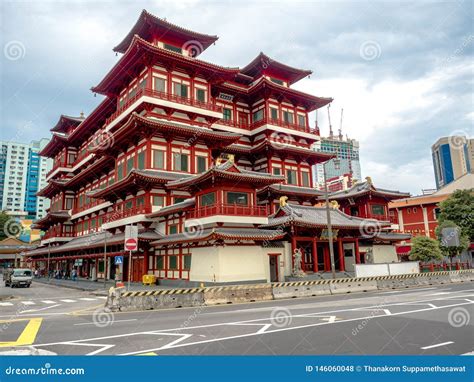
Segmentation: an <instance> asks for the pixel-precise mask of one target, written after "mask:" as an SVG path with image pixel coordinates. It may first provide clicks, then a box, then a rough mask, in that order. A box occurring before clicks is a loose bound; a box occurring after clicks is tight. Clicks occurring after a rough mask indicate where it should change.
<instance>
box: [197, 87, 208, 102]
mask: <svg viewBox="0 0 474 382" xmlns="http://www.w3.org/2000/svg"><path fill="white" fill-rule="evenodd" d="M196 99H197V100H198V101H200V102H206V91H205V90H204V89H196Z"/></svg>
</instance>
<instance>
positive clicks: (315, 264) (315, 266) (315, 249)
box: [313, 237, 318, 273]
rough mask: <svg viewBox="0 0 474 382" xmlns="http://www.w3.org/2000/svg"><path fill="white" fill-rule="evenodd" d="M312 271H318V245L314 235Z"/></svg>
mask: <svg viewBox="0 0 474 382" xmlns="http://www.w3.org/2000/svg"><path fill="white" fill-rule="evenodd" d="M313 272H315V273H316V272H318V246H317V241H316V238H315V237H313Z"/></svg>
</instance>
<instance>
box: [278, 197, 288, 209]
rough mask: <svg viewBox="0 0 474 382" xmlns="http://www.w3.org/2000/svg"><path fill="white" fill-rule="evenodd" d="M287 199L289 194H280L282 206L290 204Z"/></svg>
mask: <svg viewBox="0 0 474 382" xmlns="http://www.w3.org/2000/svg"><path fill="white" fill-rule="evenodd" d="M287 200H288V196H285V195H283V196H280V207H285V206H287V205H288V203H287Z"/></svg>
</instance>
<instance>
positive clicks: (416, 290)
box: [378, 288, 438, 294]
mask: <svg viewBox="0 0 474 382" xmlns="http://www.w3.org/2000/svg"><path fill="white" fill-rule="evenodd" d="M433 289H438V288H419V289H418V288H416V289H409V290H403V289H399V290H392V291H390V292H381V293H378V294H392V293H410V292H419V291H425V290H433Z"/></svg>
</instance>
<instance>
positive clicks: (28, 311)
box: [20, 304, 61, 314]
mask: <svg viewBox="0 0 474 382" xmlns="http://www.w3.org/2000/svg"><path fill="white" fill-rule="evenodd" d="M57 306H61V304H56V305H48V306H46V307H44V308H39V309H28V310H24V311H22V312H20V314H25V313H31V312H40V311H42V310H46V309H51V308H56V307H57Z"/></svg>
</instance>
